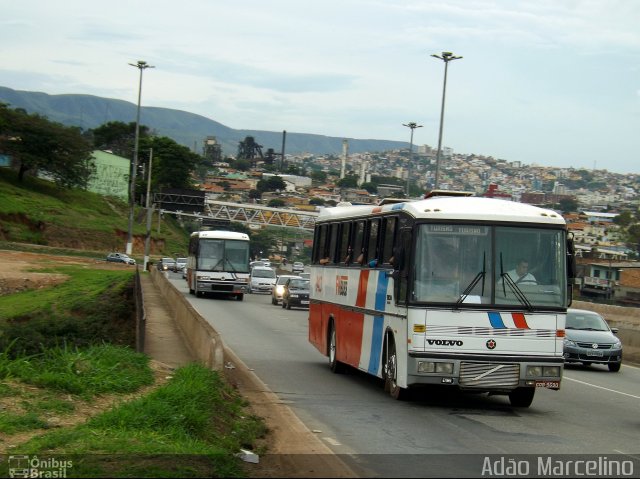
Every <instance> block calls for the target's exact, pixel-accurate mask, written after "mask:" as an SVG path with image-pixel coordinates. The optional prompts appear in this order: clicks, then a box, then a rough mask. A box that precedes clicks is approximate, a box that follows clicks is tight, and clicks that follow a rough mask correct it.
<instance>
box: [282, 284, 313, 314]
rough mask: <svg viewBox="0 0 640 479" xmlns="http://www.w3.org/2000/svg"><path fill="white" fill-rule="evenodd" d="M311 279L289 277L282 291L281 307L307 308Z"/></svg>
mask: <svg viewBox="0 0 640 479" xmlns="http://www.w3.org/2000/svg"><path fill="white" fill-rule="evenodd" d="M310 283H311V281H309V280H308V279H302V278H289V279H288V280H287V282H286V283H285V285H284V291H283V292H282V307H283V308H287V309H291V308H294V307H295V308H309V284H310Z"/></svg>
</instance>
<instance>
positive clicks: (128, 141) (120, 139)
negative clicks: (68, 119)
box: [89, 121, 149, 159]
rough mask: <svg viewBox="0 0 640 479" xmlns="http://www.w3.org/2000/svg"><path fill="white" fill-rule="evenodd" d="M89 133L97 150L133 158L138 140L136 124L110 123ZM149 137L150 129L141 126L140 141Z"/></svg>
mask: <svg viewBox="0 0 640 479" xmlns="http://www.w3.org/2000/svg"><path fill="white" fill-rule="evenodd" d="M89 133H90V135H91V136H92V137H93V145H94V147H95V149H96V150H109V151H111V152H112V153H113V154H114V155H118V156H122V157H123V158H129V159H132V158H133V150H134V148H135V138H136V123H135V122H131V123H124V122H122V121H110V122H107V123H105V124H104V125H101V126H99V127H97V128H94V129H92V130H89ZM148 136H149V128H148V127H147V126H144V125H140V127H139V129H138V139H139V140H142V139H144V138H146V137H148ZM138 145H139V144H138Z"/></svg>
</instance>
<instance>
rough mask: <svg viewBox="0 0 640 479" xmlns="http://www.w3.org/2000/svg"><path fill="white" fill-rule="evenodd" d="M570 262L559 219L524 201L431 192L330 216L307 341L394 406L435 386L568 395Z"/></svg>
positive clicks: (520, 402)
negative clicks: (371, 380) (564, 382)
mask: <svg viewBox="0 0 640 479" xmlns="http://www.w3.org/2000/svg"><path fill="white" fill-rule="evenodd" d="M574 261H575V260H574V256H573V242H572V240H571V239H570V238H569V237H568V235H567V228H566V223H565V221H564V219H563V218H562V216H561V215H560V214H558V213H556V212H554V211H552V210H548V209H542V208H538V207H534V206H531V205H527V204H521V203H516V202H511V201H505V200H498V199H490V198H478V197H470V196H465V197H463V196H449V197H447V196H434V197H431V198H428V199H424V200H419V201H409V202H402V203H392V204H386V205H384V204H381V205H377V206H338V207H335V208H325V209H323V210H322V211H321V213H320V215H319V217H318V219H317V221H316V226H315V232H314V243H313V253H312V266H311V295H310V299H311V304H310V312H309V331H308V333H309V341H310V342H311V343H312V344H313V345H314V346H315V347H316V348H317V349H318V350H319V351H320V352H322V353H323V354H324V355H326V356H328V357H329V364H330V367H331V369H332V370H333V371H334V372H340V371H342V370H343V369H344V367H345V365H348V366H352V367H354V368H357V369H359V370H361V371H364V372H367V373H369V374H372V375H374V376H377V377H379V378H381V379H383V380H384V385H385V389H386V390H387V391H388V392H389V393H390V394H391V396H392V397H394V398H396V399H400V398H402V397H403V396H405V395H406V392H407V390H408V389H411V388H414V387H417V386H420V385H433V384H438V385H446V386H454V387H458V388H460V389H462V390H468V391H475V392H488V393H492V394H506V395H508V396H509V399H510V402H511V404H512V405H513V406H520V407H528V406H529V405H530V404H531V402H532V400H533V397H534V394H535V391H536V389H537V388H540V387H542V388H550V389H555V390H557V389H559V388H560V382H561V379H562V371H563V338H564V328H565V315H566V310H567V307H568V305H569V304H570V302H571V291H572V289H571V288H572V283H573V281H572V280H573V276H575V274H574V271H575V262H574ZM527 266H528V269H527V268H526V267H527ZM523 270H524V274H522V271H523ZM523 279H526V280H527V281H522V280H523Z"/></svg>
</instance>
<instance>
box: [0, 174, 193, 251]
mask: <svg viewBox="0 0 640 479" xmlns="http://www.w3.org/2000/svg"><path fill="white" fill-rule="evenodd" d="M0 198H1V199H2V201H0V243H2V242H3V241H7V242H11V243H30V244H36V245H41V246H50V247H54V248H71V249H74V250H84V251H87V252H96V253H97V254H98V256H99V257H100V258H104V257H105V255H106V254H107V253H108V252H110V251H124V250H125V245H126V243H127V236H128V217H129V206H128V204H127V203H125V202H124V201H121V200H119V199H117V198H112V197H104V196H100V195H98V194H96V193H91V192H89V191H82V190H77V189H73V190H65V189H59V188H56V187H55V185H54V184H53V183H51V182H50V181H47V180H43V179H40V178H34V177H30V176H28V177H26V178H25V179H24V181H22V182H19V181H18V180H17V174H16V172H15V171H13V170H11V169H9V168H0ZM154 216H155V218H156V219H154V222H153V229H152V230H151V241H150V246H151V248H150V250H151V251H150V254H151V256H152V257H159V256H177V255H181V254H184V252H185V251H186V248H187V242H188V234H187V232H186V231H185V230H184V229H183V228H181V227H180V225H179V224H178V223H177V222H176V220H175V219H174V218H173V217H172V215H164V217H163V218H162V220H161V224H160V226H158V220H157V213H156V215H154ZM146 234H147V228H146V214H145V213H144V211H143V210H142V209H138V210H137V211H136V215H135V219H134V225H133V235H134V237H133V254H132V256H133V257H134V258H136V259H137V260H139V261H140V260H141V259H143V257H144V247H145V239H146Z"/></svg>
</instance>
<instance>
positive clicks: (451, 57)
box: [431, 52, 462, 63]
mask: <svg viewBox="0 0 640 479" xmlns="http://www.w3.org/2000/svg"><path fill="white" fill-rule="evenodd" d="M431 56H432V57H434V58H437V59H438V60H444V62H445V63H447V62H449V61H451V60H459V59H460V58H462V57H459V56H456V55H454V54H453V53H451V52H442V56H441V55H436V54H435V53H432V54H431Z"/></svg>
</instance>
